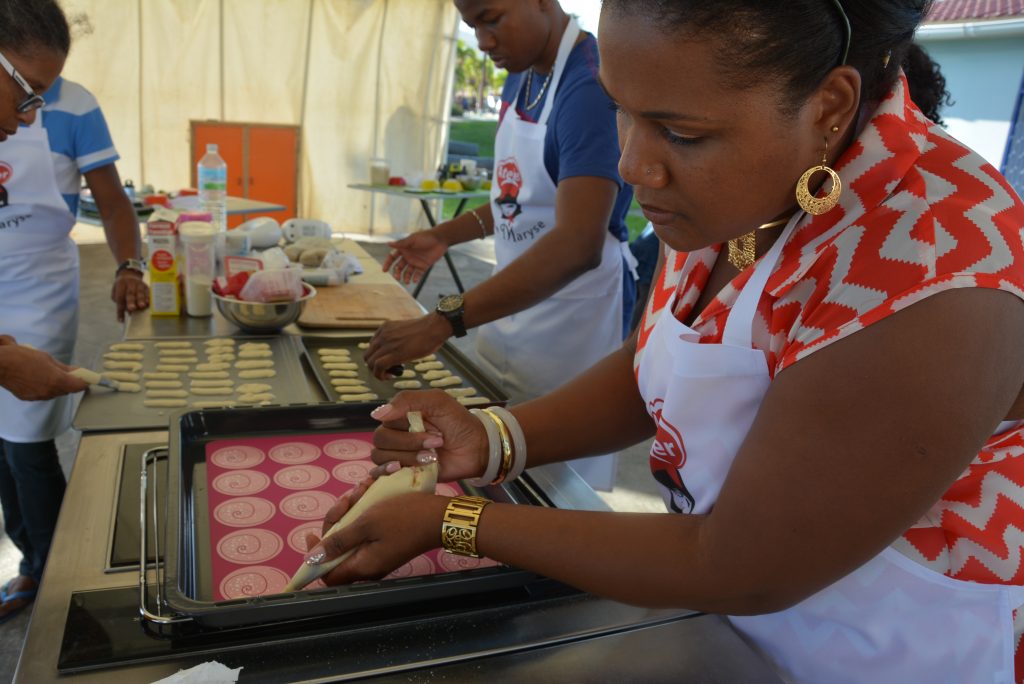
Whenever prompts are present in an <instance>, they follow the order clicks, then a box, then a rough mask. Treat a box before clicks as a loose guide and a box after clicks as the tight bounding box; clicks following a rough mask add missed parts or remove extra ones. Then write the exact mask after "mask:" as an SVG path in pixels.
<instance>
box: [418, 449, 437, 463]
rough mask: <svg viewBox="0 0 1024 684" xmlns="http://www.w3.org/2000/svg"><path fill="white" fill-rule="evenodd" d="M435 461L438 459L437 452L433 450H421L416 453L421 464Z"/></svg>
mask: <svg viewBox="0 0 1024 684" xmlns="http://www.w3.org/2000/svg"><path fill="white" fill-rule="evenodd" d="M435 461H437V454H435V453H434V452H433V451H421V452H420V453H418V454H416V462H417V463H419V464H420V465H427V464H429V463H434V462H435Z"/></svg>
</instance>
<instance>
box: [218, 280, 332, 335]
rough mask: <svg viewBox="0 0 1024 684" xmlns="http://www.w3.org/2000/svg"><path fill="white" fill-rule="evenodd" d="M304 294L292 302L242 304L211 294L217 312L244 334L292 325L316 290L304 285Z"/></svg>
mask: <svg viewBox="0 0 1024 684" xmlns="http://www.w3.org/2000/svg"><path fill="white" fill-rule="evenodd" d="M303 287H304V288H305V289H306V294H305V295H303V296H302V298H301V299H297V300H295V301H294V302H271V303H263V302H243V301H241V300H238V299H229V298H227V297H221V296H220V295H218V294H216V293H211V294H212V296H213V300H214V301H215V302H217V310H218V311H220V313H221V315H222V316H224V318H226V319H228V320H229V321H231V322H232V323H234V324H235V325H237V326H238V327H239V328H241V329H242V330H243V331H245V332H250V333H273V332H278V331H280V330H281V328H283V327H285V326H286V325H289V324H291V323H294V322H295V321H297V320H298V318H299V316H301V315H302V310H303V309H305V308H306V302H308V301H309V300H310V299H312V298H313V297H315V296H316V289H315V288H314V287H313V286H312V285H310V284H308V283H304V284H303Z"/></svg>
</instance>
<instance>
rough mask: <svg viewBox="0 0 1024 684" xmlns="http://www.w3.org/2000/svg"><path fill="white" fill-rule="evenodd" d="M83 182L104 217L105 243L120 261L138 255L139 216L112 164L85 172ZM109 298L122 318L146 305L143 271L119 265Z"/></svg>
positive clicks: (140, 248)
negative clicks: (123, 267) (120, 267)
mask: <svg viewBox="0 0 1024 684" xmlns="http://www.w3.org/2000/svg"><path fill="white" fill-rule="evenodd" d="M84 175H85V182H86V184H87V185H88V186H89V190H90V191H92V196H93V199H95V200H96V207H97V208H98V209H99V212H100V218H101V219H102V221H103V230H104V233H105V234H106V237H107V246H108V247H110V252H111V254H113V256H114V262H115V263H116V264H120V263H122V262H124V261H125V260H126V259H140V258H141V255H142V239H141V237H140V235H139V219H138V217H137V216H136V215H135V209H134V207H132V203H131V200H129V199H128V195H127V194H125V191H124V187H123V186H122V185H121V177H120V176H119V175H118V173H117V167H116V166H115V165H114V164H106V165H104V166H100V167H98V168H95V169H92V170H91V171H86V172H85V174H84ZM110 298H111V299H112V300H113V301H114V302H115V303H116V304H117V320H119V321H122V320H124V313H125V311H127V312H128V313H135V312H136V311H141V310H143V309H145V308H146V307H147V306H149V288H148V287H147V286H146V283H145V282H144V281H143V274H142V273H139V272H138V271H135V270H133V269H122V270H121V271H120V272H119V273H118V274H117V275H116V277H115V279H114V285H113V288H112V289H111V293H110Z"/></svg>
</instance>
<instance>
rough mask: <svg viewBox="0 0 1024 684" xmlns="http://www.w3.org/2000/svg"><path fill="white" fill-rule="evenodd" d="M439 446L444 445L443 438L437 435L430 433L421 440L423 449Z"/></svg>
mask: <svg viewBox="0 0 1024 684" xmlns="http://www.w3.org/2000/svg"><path fill="white" fill-rule="evenodd" d="M441 446H444V439H443V438H442V437H440V436H438V435H431V436H430V437H427V438H426V439H425V440H423V448H424V449H436V448H438V447H441Z"/></svg>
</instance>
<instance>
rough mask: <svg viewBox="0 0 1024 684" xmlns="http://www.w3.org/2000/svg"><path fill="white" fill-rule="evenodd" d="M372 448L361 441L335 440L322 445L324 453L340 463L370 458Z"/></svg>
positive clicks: (367, 443)
mask: <svg viewBox="0 0 1024 684" xmlns="http://www.w3.org/2000/svg"><path fill="white" fill-rule="evenodd" d="M372 448H373V447H372V446H370V443H369V442H364V441H363V440H361V439H336V440H334V441H333V442H328V443H327V444H325V445H324V453H325V454H327V455H328V456H330V457H331V458H337V459H339V460H342V461H358V460H359V459H366V458H370V451H371V449H372Z"/></svg>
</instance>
